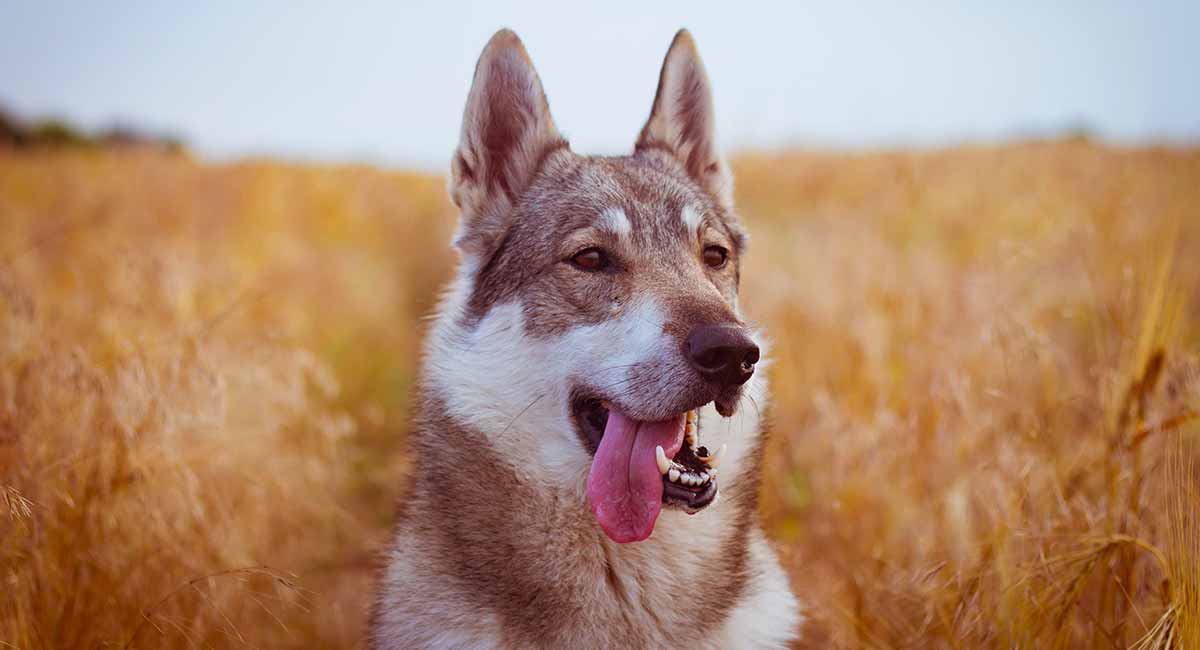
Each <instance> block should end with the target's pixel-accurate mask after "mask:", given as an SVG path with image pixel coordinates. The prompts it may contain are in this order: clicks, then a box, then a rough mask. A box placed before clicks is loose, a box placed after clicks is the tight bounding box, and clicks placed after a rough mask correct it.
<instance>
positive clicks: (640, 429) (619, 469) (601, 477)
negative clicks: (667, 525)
mask: <svg viewBox="0 0 1200 650" xmlns="http://www.w3.org/2000/svg"><path fill="white" fill-rule="evenodd" d="M682 444H683V415H682V414H680V415H679V416H678V417H675V418H672V419H670V420H664V421H662V422H638V421H637V420H632V419H630V418H628V417H626V416H625V414H623V413H621V412H620V411H617V410H616V409H610V410H609V412H608V424H606V425H605V426H604V437H603V438H601V439H600V446H599V447H598V448H597V449H596V457H595V458H594V459H593V460H592V471H591V473H589V474H588V483H587V493H588V501H590V502H591V504H592V514H594V515H596V521H597V522H598V523H599V524H600V528H602V529H604V532H605V533H606V534H607V535H608V536H609V537H610V538H612V540H613V541H614V542H620V543H625V542H640V541H642V540H643V539H646V538H647V537H649V536H650V533H652V532H654V521H655V520H656V519H658V512H659V510H661V509H662V491H663V487H662V474H660V473H659V472H658V461H657V459H656V458H655V453H654V448H655V447H657V446H659V445H661V446H662V448H663V451H664V452H666V454H667V457H668V458H671V457H673V456H674V455H675V454H676V453H677V452H678V451H679V447H680V446H681V445H682Z"/></svg>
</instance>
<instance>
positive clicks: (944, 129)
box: [0, 0, 1200, 170]
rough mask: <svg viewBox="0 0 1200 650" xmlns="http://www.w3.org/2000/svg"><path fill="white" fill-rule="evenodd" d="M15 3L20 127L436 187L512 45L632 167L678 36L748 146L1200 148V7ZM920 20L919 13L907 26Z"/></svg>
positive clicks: (2, 47) (1, 88)
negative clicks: (186, 147)
mask: <svg viewBox="0 0 1200 650" xmlns="http://www.w3.org/2000/svg"><path fill="white" fill-rule="evenodd" d="M571 4H572V3H563V2H553V3H550V2H546V3H539V2H529V3H511V4H510V3H503V2H451V1H449V0H445V1H442V2H432V3H420V2H412V3H406V2H388V3H339V4H334V3H310V2H303V3H302V2H255V3H251V2H211V3H210V2H198V3H183V2H133V1H128V2H105V3H101V2H73V3H63V2H32V1H31V2H15V3H14V2H12V1H11V0H0V106H3V107H5V108H6V109H7V110H9V111H12V112H15V113H16V114H18V115H20V116H24V117H35V116H38V117H40V116H46V115H54V116H59V117H64V118H67V119H69V120H71V121H73V122H76V123H78V124H81V125H83V126H85V127H89V128H101V127H106V126H111V125H113V124H114V123H120V124H128V125H133V126H140V127H143V128H146V129H151V130H160V131H166V132H170V133H174V134H177V135H179V136H182V137H183V138H184V139H185V140H186V141H187V142H188V143H189V144H190V145H191V146H192V147H193V149H195V150H197V151H199V152H200V153H201V154H202V155H204V156H207V157H210V158H215V159H228V158H237V157H242V156H249V155H271V156H284V157H295V158H304V159H311V160H324V161H364V162H376V163H385V164H394V165H419V166H422V167H427V168H430V169H435V170H436V169H440V168H441V167H443V166H444V165H445V164H446V161H447V160H448V159H449V156H450V153H451V151H452V150H453V148H454V145H455V142H456V140H457V137H458V131H459V121H460V119H461V114H462V107H463V102H464V100H465V98H466V93H467V88H468V87H469V85H470V80H471V72H472V69H473V67H474V63H475V58H476V57H477V56H478V54H479V51H480V49H481V48H482V47H483V45H484V43H485V42H486V41H487V39H488V38H489V36H490V35H491V34H492V33H493V32H494V31H495V30H496V29H498V28H500V27H503V26H508V27H512V28H513V29H515V30H516V31H517V33H518V34H519V35H520V36H521V38H522V39H523V40H524V41H525V45H526V47H527V48H528V50H529V52H530V54H531V55H532V57H533V60H534V63H535V64H536V66H537V68H538V71H539V72H540V74H541V76H542V81H543V84H544V85H545V88H546V93H547V96H548V97H549V99H550V106H551V109H552V112H553V113H554V116H555V120H556V122H557V123H558V125H559V128H560V130H562V131H563V132H564V134H565V135H566V136H567V137H568V138H569V139H570V140H571V142H572V145H573V146H574V148H575V149H576V150H577V151H581V152H585V153H619V152H625V151H628V150H629V149H630V148H631V146H632V143H633V139H634V136H635V135H636V133H637V131H638V129H639V128H640V127H641V124H642V121H643V120H644V119H645V118H646V114H647V113H648V111H649V108H650V102H651V99H652V98H653V95H654V89H655V84H656V80H657V75H658V68H659V65H660V63H661V61H662V56H663V54H664V53H665V52H666V48H667V45H668V44H669V43H670V41H671V37H672V36H673V34H674V32H675V30H677V29H678V28H679V27H682V26H686V27H688V28H689V29H691V30H692V33H693V34H694V36H695V37H696V40H697V43H698V44H699V47H700V52H701V54H702V56H703V57H704V60H705V63H706V65H707V67H708V70H709V76H710V77H711V78H712V81H713V85H714V89H715V93H716V96H715V101H716V108H717V126H718V130H719V133H720V136H721V140H722V142H723V143H724V145H725V146H726V147H727V148H728V149H737V148H742V147H782V146H787V145H791V144H795V145H803V146H817V147H852V148H861V147H888V146H907V145H919V146H938V145H944V144H953V143H958V142H965V141H966V142H979V141H994V140H998V139H1003V138H1006V137H1011V136H1013V135H1022V134H1030V133H1040V134H1045V133H1053V132H1055V131H1058V130H1062V129H1064V128H1069V127H1074V126H1079V125H1086V126H1087V127H1089V128H1090V129H1092V130H1093V131H1094V132H1096V133H1097V134H1099V135H1100V136H1101V137H1104V138H1106V139H1109V140H1114V141H1118V142H1146V141H1174V142H1192V143H1195V142H1200V37H1198V36H1197V30H1198V29H1200V2H1196V1H1194V0H1185V1H1183V2H1140V3H1135V2H1123V3H1110V2H1025V1H1018V2H917V3H898V2H871V3H849V2H830V3H820V4H818V3H808V2H785V3H777V4H775V3H755V2H724V3H703V2H698V1H696V2H678V3H676V2H657V1H654V0H640V1H637V2H625V1H618V0H608V1H606V2H604V3H587V4H586V5H585V4H583V3H575V4H578V5H579V6H570V5H571ZM910 4H911V5H914V6H907V5H910Z"/></svg>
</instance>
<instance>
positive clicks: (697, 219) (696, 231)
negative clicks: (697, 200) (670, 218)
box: [679, 205, 704, 237]
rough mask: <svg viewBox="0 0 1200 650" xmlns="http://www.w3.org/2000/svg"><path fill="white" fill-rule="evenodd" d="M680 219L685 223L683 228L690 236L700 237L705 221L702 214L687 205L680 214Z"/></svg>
mask: <svg viewBox="0 0 1200 650" xmlns="http://www.w3.org/2000/svg"><path fill="white" fill-rule="evenodd" d="M679 218H680V219H681V220H682V221H683V227H684V228H685V229H687V232H688V234H689V235H693V236H696V237H699V236H700V224H701V223H702V222H703V221H704V214H703V213H702V212H700V211H699V210H697V209H696V208H694V207H692V206H690V205H685V206H683V210H681V211H680V212H679Z"/></svg>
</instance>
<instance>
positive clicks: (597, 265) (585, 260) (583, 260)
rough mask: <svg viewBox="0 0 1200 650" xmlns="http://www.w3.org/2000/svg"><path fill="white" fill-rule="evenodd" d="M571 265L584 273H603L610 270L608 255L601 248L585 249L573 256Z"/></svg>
mask: <svg viewBox="0 0 1200 650" xmlns="http://www.w3.org/2000/svg"><path fill="white" fill-rule="evenodd" d="M571 264H573V265H574V266H575V268H577V269H581V270H583V271H602V270H604V269H605V268H608V264H609V262H608V255H606V254H605V253H604V251H602V250H600V249H599V248H585V249H583V250H581V251H579V252H578V253H575V254H574V255H572V256H571Z"/></svg>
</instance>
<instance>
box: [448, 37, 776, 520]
mask: <svg viewBox="0 0 1200 650" xmlns="http://www.w3.org/2000/svg"><path fill="white" fill-rule="evenodd" d="M450 189H451V194H452V196H453V198H454V201H455V203H456V204H457V205H458V206H459V207H460V209H461V210H462V222H461V225H460V230H459V234H458V237H457V240H456V243H457V245H458V247H459V248H460V250H461V251H462V253H463V256H464V261H463V267H462V269H461V270H460V278H459V286H458V287H457V290H456V294H455V299H454V300H452V303H453V305H452V309H451V310H450V311H449V312H448V313H447V314H445V315H444V318H445V319H449V320H450V321H451V322H450V323H446V324H444V326H443V328H442V329H441V331H440V334H438V335H436V340H437V341H438V342H437V344H436V345H435V346H434V349H433V351H432V352H431V355H430V358H429V359H428V360H427V361H428V363H429V365H430V366H431V367H432V370H431V378H432V379H433V380H434V382H435V383H436V384H438V385H439V386H440V392H441V393H442V395H441V396H442V398H443V399H444V401H445V402H446V403H447V405H448V408H449V409H450V410H451V412H452V413H454V414H455V415H456V416H457V417H460V418H463V419H465V420H467V421H469V422H470V423H472V424H474V425H475V426H476V428H478V429H479V430H481V431H482V432H483V433H484V434H485V435H488V436H489V437H490V441H491V442H492V444H493V445H495V446H497V447H501V448H504V449H505V451H506V454H511V455H514V456H516V457H518V458H521V459H523V462H524V463H529V462H533V463H535V464H537V465H539V466H541V467H542V468H544V469H546V470H548V471H547V472H545V473H544V476H546V477H551V479H550V480H557V481H560V482H564V483H566V484H568V486H570V485H573V484H578V482H579V478H580V477H583V476H586V477H587V481H586V487H587V490H586V496H587V499H588V501H589V503H590V506H591V509H592V512H593V513H594V514H595V517H596V519H597V522H598V523H599V525H600V527H601V528H602V529H603V530H604V531H605V532H606V533H607V534H608V535H609V537H611V538H612V539H614V540H616V541H618V542H626V541H637V540H641V539H645V538H646V537H648V536H649V535H650V533H651V532H652V531H653V528H654V524H655V521H656V519H657V516H658V513H659V509H660V508H661V506H662V504H664V503H665V504H667V505H669V506H674V507H679V508H682V509H685V510H687V511H688V512H698V511H700V510H702V509H703V508H704V507H706V506H707V505H708V504H709V503H711V502H712V500H713V499H714V498H715V497H716V494H717V481H716V472H717V469H716V468H717V465H718V463H719V462H721V460H722V454H721V452H720V451H719V450H718V449H717V448H715V447H716V445H713V443H712V442H709V440H708V438H707V437H705V439H703V440H701V439H700V438H701V433H700V432H699V431H698V429H699V427H700V423H701V422H703V421H705V420H706V418H701V417H699V414H700V413H702V412H703V411H701V409H703V408H705V407H707V406H708V405H711V406H712V408H713V409H715V411H716V412H717V413H719V414H720V415H721V416H725V417H730V416H732V415H733V414H734V413H735V411H736V410H737V408H738V405H739V402H740V401H741V399H742V398H743V394H744V392H745V388H746V384H747V381H748V380H750V379H751V377H752V375H753V373H754V369H755V364H756V363H757V362H758V360H759V349H758V346H757V345H756V343H755V341H754V339H753V338H752V334H751V332H750V331H749V330H748V328H746V326H745V325H744V323H743V322H742V320H741V316H740V313H739V310H738V307H737V286H738V269H739V264H740V258H741V255H742V253H743V252H744V249H745V236H744V235H743V233H742V230H741V228H740V226H739V225H738V223H737V220H736V218H735V216H734V215H733V212H732V205H731V201H730V193H731V191H730V179H729V176H728V171H727V168H726V166H725V163H724V161H723V160H722V158H721V156H720V155H719V152H718V151H717V147H716V144H715V133H714V129H713V124H712V100H711V93H710V90H709V86H708V79H707V76H706V74H705V71H704V68H703V65H702V63H701V62H700V59H699V56H698V55H697V53H696V50H695V46H694V44H693V42H692V39H691V37H690V36H689V35H688V34H687V33H686V32H680V34H679V35H678V36H677V37H676V39H675V42H674V43H672V46H671V49H670V51H669V52H668V54H667V58H666V61H665V62H664V64H663V69H662V77H661V79H660V81H659V88H658V93H657V97H656V98H655V101H654V106H653V109H652V112H651V116H650V119H649V120H648V122H647V124H646V126H645V128H644V129H643V130H642V133H641V135H640V137H639V138H638V141H637V144H636V146H635V150H634V153H633V155H631V156H627V157H618V158H596V157H583V156H578V155H576V154H574V153H572V152H571V151H570V150H569V148H568V147H567V145H566V143H565V141H564V140H563V139H562V138H561V137H560V136H559V135H558V131H557V129H556V128H555V127H554V123H553V120H552V119H551V117H550V113H549V107H548V105H547V103H546V99H545V96H544V94H543V92H542V89H541V83H540V81H539V80H538V78H537V74H536V73H535V72H534V70H533V67H532V64H531V62H530V60H529V57H528V55H527V54H526V53H525V50H524V48H523V47H522V46H521V43H520V41H519V40H517V38H516V36H515V35H514V34H512V33H511V32H507V31H502V32H500V33H498V34H497V35H496V36H495V37H493V39H492V41H491V42H490V43H489V44H488V46H487V48H486V49H485V50H484V53H483V55H482V56H481V57H480V61H479V64H478V66H477V68H476V73H475V80H474V84H473V86H472V90H471V93H470V97H469V99H468V103H467V109H466V114H465V118H464V124H463V133H462V140H461V143H460V145H459V148H458V150H457V152H456V153H455V157H454V163H453V169H452V179H451V185H450ZM710 445H713V446H710ZM524 469H525V470H526V471H528V467H527V466H526V467H525V468H524ZM537 478H542V476H541V475H539V476H538V477H537Z"/></svg>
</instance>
